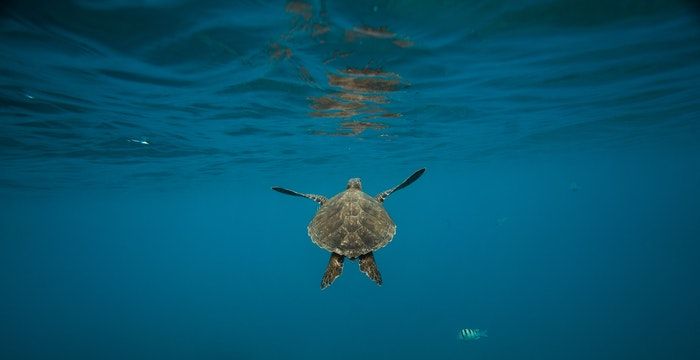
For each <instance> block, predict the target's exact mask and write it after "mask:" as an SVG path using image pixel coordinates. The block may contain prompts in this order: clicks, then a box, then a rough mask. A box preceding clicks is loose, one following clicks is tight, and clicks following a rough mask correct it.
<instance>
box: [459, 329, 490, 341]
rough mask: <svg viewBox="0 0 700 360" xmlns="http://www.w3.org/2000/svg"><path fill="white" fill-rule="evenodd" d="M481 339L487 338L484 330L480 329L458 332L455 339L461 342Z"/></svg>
mask: <svg viewBox="0 0 700 360" xmlns="http://www.w3.org/2000/svg"><path fill="white" fill-rule="evenodd" d="M482 337H488V334H487V333H486V330H480V329H462V330H460V331H459V334H458V335H457V338H458V339H459V340H462V341H472V340H479V339H481V338H482Z"/></svg>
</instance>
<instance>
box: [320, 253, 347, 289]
mask: <svg viewBox="0 0 700 360" xmlns="http://www.w3.org/2000/svg"><path fill="white" fill-rule="evenodd" d="M344 258H345V257H344V256H343V255H339V254H336V253H332V254H331V259H330V260H328V266H327V267H326V272H325V273H324V274H323V279H321V290H323V289H325V288H327V287H329V286H331V284H332V283H333V281H335V279H337V278H338V276H340V273H342V272H343V259H344Z"/></svg>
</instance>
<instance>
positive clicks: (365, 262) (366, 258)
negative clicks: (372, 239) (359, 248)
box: [360, 252, 382, 285]
mask: <svg viewBox="0 0 700 360" xmlns="http://www.w3.org/2000/svg"><path fill="white" fill-rule="evenodd" d="M360 271H362V272H363V273H365V274H366V275H367V276H368V277H369V278H370V279H372V280H373V281H374V282H375V283H377V285H382V274H380V273H379V268H377V263H376V262H375V261H374V254H372V253H371V252H370V253H367V254H364V255H360Z"/></svg>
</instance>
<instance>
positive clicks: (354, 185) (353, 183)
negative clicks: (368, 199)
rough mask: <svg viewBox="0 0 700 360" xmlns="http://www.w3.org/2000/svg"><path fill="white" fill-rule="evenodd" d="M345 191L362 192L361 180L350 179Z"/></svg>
mask: <svg viewBox="0 0 700 360" xmlns="http://www.w3.org/2000/svg"><path fill="white" fill-rule="evenodd" d="M347 189H357V190H362V180H360V178H352V179H350V180H348V187H347Z"/></svg>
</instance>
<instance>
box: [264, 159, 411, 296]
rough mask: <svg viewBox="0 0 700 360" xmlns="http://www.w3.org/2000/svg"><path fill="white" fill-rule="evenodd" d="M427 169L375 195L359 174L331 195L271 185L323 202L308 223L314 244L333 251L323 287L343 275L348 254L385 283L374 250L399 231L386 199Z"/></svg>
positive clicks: (369, 274) (373, 278) (364, 270)
mask: <svg viewBox="0 0 700 360" xmlns="http://www.w3.org/2000/svg"><path fill="white" fill-rule="evenodd" d="M424 172H425V168H423V169H420V170H418V171H416V172H414V173H413V174H412V175H411V176H409V177H408V178H407V179H406V180H404V181H403V182H401V184H399V185H397V186H395V187H393V188H391V189H389V190H386V191H384V192H381V193H379V194H378V195H377V196H374V197H372V196H369V195H367V194H366V193H365V192H363V191H362V182H361V181H360V179H359V178H353V179H350V180H348V185H347V187H346V188H345V191H343V192H341V193H339V194H337V195H335V196H333V197H332V198H330V199H328V198H326V197H324V196H321V195H314V194H305V193H300V192H297V191H294V190H289V189H285V188H281V187H277V186H275V187H273V188H272V189H273V190H275V191H279V192H281V193H283V194H286V195H292V196H301V197H305V198H307V199H311V200H313V201H315V202H317V203H318V204H319V205H320V207H319V209H318V211H317V212H316V215H315V216H314V218H313V219H311V223H309V226H308V232H309V237H311V241H313V242H314V244H316V245H318V246H320V247H321V248H323V249H326V250H328V251H330V253H331V257H330V260H329V261H328V265H327V266H326V272H325V273H324V274H323V278H322V280H321V289H325V288H327V287H328V286H330V285H331V284H332V283H333V281H334V280H335V279H337V278H338V277H339V276H340V274H341V273H342V271H343V260H345V258H348V259H350V260H355V259H359V263H360V271H362V272H363V273H365V274H366V275H367V276H368V277H369V278H370V279H372V280H373V281H374V282H375V283H377V285H381V284H382V275H381V274H380V273H379V269H378V268H377V263H376V262H375V261H374V252H375V251H377V250H378V249H380V248H382V247H383V246H385V245H386V244H388V243H389V242H390V241H391V239H393V238H394V235H395V234H396V224H394V221H393V220H391V217H389V214H388V213H387V212H386V210H385V209H384V200H386V198H387V197H388V196H389V195H391V194H392V193H393V192H395V191H397V190H401V189H403V188H405V187H406V186H408V185H410V184H411V183H413V182H414V181H416V180H418V178H420V177H421V175H423V173H424Z"/></svg>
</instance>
